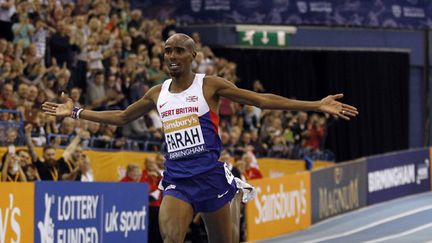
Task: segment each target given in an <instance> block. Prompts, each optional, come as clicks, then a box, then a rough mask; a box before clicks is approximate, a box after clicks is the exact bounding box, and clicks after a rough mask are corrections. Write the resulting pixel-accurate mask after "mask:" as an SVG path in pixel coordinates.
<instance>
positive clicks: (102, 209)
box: [34, 182, 148, 243]
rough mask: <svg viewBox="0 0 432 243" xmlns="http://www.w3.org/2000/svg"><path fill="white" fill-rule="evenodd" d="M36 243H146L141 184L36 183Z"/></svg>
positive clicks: (145, 197) (145, 209)
mask: <svg viewBox="0 0 432 243" xmlns="http://www.w3.org/2000/svg"><path fill="white" fill-rule="evenodd" d="M35 208H38V209H40V210H37V211H36V212H35V217H34V222H35V225H36V226H35V233H34V239H35V241H34V242H36V243H39V242H40V243H45V242H58V243H61V242H77V243H80V242H85V243H90V242H95V243H96V242H113V243H114V242H126V241H127V242H147V234H148V215H147V214H148V188H147V185H146V184H144V183H79V182H39V183H36V190H35Z"/></svg>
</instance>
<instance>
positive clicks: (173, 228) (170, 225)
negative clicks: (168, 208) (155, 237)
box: [159, 217, 186, 243]
mask: <svg viewBox="0 0 432 243" xmlns="http://www.w3.org/2000/svg"><path fill="white" fill-rule="evenodd" d="M182 228H183V227H181V226H180V225H178V224H177V223H176V222H174V220H172V219H170V218H169V217H160V218H159V229H160V233H161V237H162V240H163V242H164V243H182V242H183V240H184V238H185V236H186V231H184V230H182Z"/></svg>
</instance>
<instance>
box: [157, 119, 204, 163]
mask: <svg viewBox="0 0 432 243" xmlns="http://www.w3.org/2000/svg"><path fill="white" fill-rule="evenodd" d="M163 128H164V132H165V141H166V143H167V149H168V156H169V158H170V159H179V158H183V157H188V156H191V155H195V154H199V153H202V152H204V151H206V148H205V143H204V137H203V134H202V130H201V125H200V122H199V117H198V115H196V114H193V115H189V116H185V117H181V118H177V119H172V120H168V121H165V122H164V123H163Z"/></svg>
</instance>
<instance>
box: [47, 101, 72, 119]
mask: <svg viewBox="0 0 432 243" xmlns="http://www.w3.org/2000/svg"><path fill="white" fill-rule="evenodd" d="M73 106H74V105H73V102H72V100H71V99H70V98H67V99H66V102H65V103H63V104H57V103H52V102H45V103H43V104H42V110H43V111H44V112H45V113H46V114H48V115H51V116H60V117H64V116H70V115H71V114H72V109H73Z"/></svg>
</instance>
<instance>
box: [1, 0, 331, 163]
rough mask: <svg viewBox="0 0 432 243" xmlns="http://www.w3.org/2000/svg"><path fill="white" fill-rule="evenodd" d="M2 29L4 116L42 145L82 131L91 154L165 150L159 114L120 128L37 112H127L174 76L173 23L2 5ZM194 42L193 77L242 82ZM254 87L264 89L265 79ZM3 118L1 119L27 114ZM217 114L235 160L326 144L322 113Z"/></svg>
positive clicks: (235, 107) (111, 0)
mask: <svg viewBox="0 0 432 243" xmlns="http://www.w3.org/2000/svg"><path fill="white" fill-rule="evenodd" d="M0 28H1V33H2V34H0V35H2V36H1V37H0V86H1V91H0V109H7V110H13V111H19V113H20V114H22V120H23V125H25V124H31V125H32V127H33V128H32V132H31V134H32V138H33V141H34V143H35V144H36V145H37V146H47V145H50V146H53V147H59V146H66V145H67V144H68V143H69V142H70V141H71V140H72V138H73V136H75V135H76V131H77V130H79V129H83V130H87V131H88V132H89V133H90V138H89V139H88V141H86V142H85V144H86V146H89V147H92V148H104V149H131V150H149V151H159V150H160V149H161V145H162V142H163V133H162V130H161V128H162V124H161V121H160V119H159V117H158V114H157V111H156V110H154V111H152V112H150V113H149V114H147V115H146V116H144V117H141V118H139V119H137V120H136V121H134V122H132V123H130V124H128V125H127V126H124V127H121V128H119V127H116V126H112V125H100V124H96V123H93V122H87V121H76V120H73V119H69V118H65V119H63V120H58V119H55V118H54V117H49V116H47V115H45V114H44V113H42V112H41V111H40V105H41V104H42V103H43V102H44V101H53V102H62V101H63V100H64V99H65V98H68V97H69V98H71V99H72V100H73V102H74V103H75V104H76V105H77V106H81V107H85V108H86V109H93V110H111V109H124V108H126V107H127V106H128V105H129V104H131V103H132V102H134V101H136V100H137V99H139V98H140V97H142V95H143V94H144V93H145V92H146V91H147V90H148V89H149V88H150V87H152V86H154V85H156V84H160V83H162V82H163V81H164V80H165V79H166V78H168V71H167V67H166V65H164V64H163V49H164V40H165V39H166V38H167V37H168V36H169V35H171V34H173V33H175V31H176V27H175V21H173V20H169V21H166V22H165V23H162V22H160V21H157V20H149V19H145V18H143V16H142V13H141V11H140V10H138V9H130V6H129V3H128V1H123V0H97V1H90V0H76V1H74V0H62V1H60V0H57V1H56V0H48V1H42V0H35V1H18V0H0ZM192 37H193V39H194V40H195V42H196V43H197V50H198V52H197V56H196V60H195V61H194V63H193V69H194V71H196V72H203V73H206V74H208V75H218V76H221V77H224V78H226V79H228V80H230V81H232V82H235V83H237V82H240V79H239V77H237V75H236V64H235V63H233V62H229V61H227V60H226V59H224V58H221V57H216V56H215V55H214V54H213V52H212V50H211V48H209V47H208V46H205V45H204V44H203V43H201V40H200V35H199V33H193V34H192ZM253 89H254V90H255V91H257V92H265V89H264V87H263V84H262V83H261V82H260V81H259V80H256V81H255V83H254V86H253ZM62 93H64V95H61V94H62ZM5 113H6V112H3V113H1V116H0V119H1V121H8V120H16V119H19V118H20V117H21V115H19V114H18V113H16V114H15V115H13V114H5ZM219 115H220V136H221V139H222V143H223V146H224V148H225V149H227V150H228V151H229V152H230V153H231V154H232V155H233V156H235V157H236V158H237V157H241V156H242V153H244V152H246V151H249V150H252V152H253V153H254V154H255V155H256V156H271V157H281V158H302V157H303V156H304V155H305V154H312V155H320V151H321V148H322V147H323V144H322V141H324V139H325V134H326V121H327V120H326V118H325V117H323V116H320V115H318V114H312V115H311V116H309V115H308V114H307V113H303V112H299V113H294V112H281V111H268V110H260V109H259V108H256V107H252V106H241V105H239V104H236V103H233V102H231V101H229V100H227V99H222V100H221V105H220V114H219ZM20 131H21V133H20ZM3 133H4V134H5V136H1V137H0V143H2V144H8V143H10V142H11V141H10V140H13V139H14V137H16V139H15V140H14V141H13V142H15V143H19V142H21V143H22V142H23V141H24V139H23V136H20V135H23V132H22V129H21V130H19V129H18V130H17V129H16V128H10V127H9V128H8V129H3ZM20 138H21V139H20ZM321 155H323V154H322V153H321ZM317 158H320V157H317ZM324 159H325V158H324Z"/></svg>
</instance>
